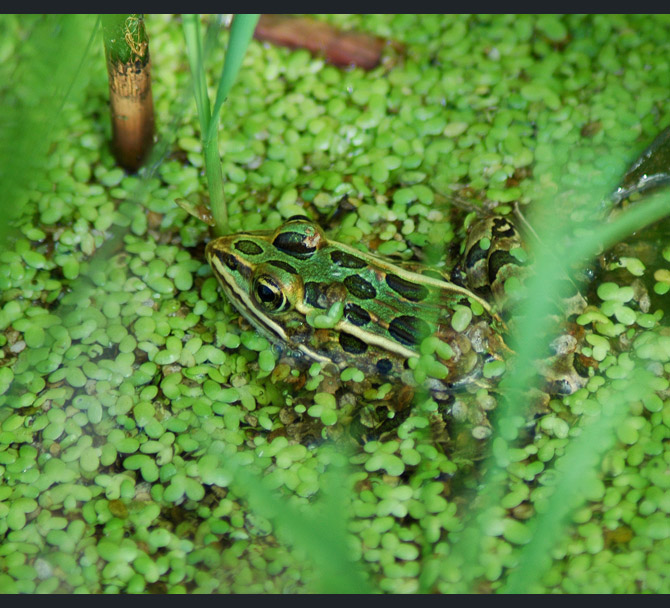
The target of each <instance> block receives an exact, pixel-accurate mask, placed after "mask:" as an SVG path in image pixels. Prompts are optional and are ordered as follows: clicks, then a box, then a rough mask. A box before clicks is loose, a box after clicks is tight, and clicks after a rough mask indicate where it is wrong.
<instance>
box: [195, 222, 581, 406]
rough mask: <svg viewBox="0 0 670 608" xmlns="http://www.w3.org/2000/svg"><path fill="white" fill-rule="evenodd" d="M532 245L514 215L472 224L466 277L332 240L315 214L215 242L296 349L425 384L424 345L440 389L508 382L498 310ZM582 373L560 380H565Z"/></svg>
mask: <svg viewBox="0 0 670 608" xmlns="http://www.w3.org/2000/svg"><path fill="white" fill-rule="evenodd" d="M520 253H523V249H522V246H521V238H520V236H519V233H518V231H517V229H516V227H515V226H514V224H513V223H512V222H511V221H510V220H508V219H507V218H506V217H503V216H492V217H488V218H484V219H481V220H479V221H477V222H475V223H474V224H473V225H472V226H471V227H470V231H469V236H468V239H467V242H466V246H465V250H464V253H463V255H462V260H461V263H460V270H457V271H456V273H455V274H456V275H458V278H457V279H454V280H451V278H450V277H449V276H446V275H445V274H441V273H439V272H436V271H435V270H433V269H431V268H428V267H424V266H422V265H420V264H418V263H414V264H407V263H397V262H392V261H390V260H389V259H386V258H384V257H381V256H378V255H375V254H372V253H366V252H363V251H360V250H359V249H357V248H355V247H352V246H351V245H346V244H343V243H339V242H337V241H334V240H330V239H329V238H327V237H326V235H325V233H324V232H323V230H322V229H321V228H320V227H319V226H318V225H317V224H316V223H314V222H312V221H311V220H309V219H308V218H306V217H304V216H296V217H293V218H290V219H289V220H288V221H287V222H286V223H284V224H283V225H281V226H279V227H278V228H277V229H275V230H270V231H253V232H242V233H238V234H233V235H230V236H222V237H218V238H216V239H214V240H212V241H210V242H209V243H208V245H207V248H206V257H207V260H208V262H209V263H210V265H211V267H212V269H213V271H214V274H215V276H216V277H217V279H218V281H219V283H220V284H221V286H222V288H223V291H224V292H225V294H226V296H227V297H228V299H229V300H230V302H231V303H232V304H233V305H234V306H235V308H236V309H237V310H238V311H239V312H240V313H241V314H242V315H243V316H244V317H245V318H246V319H247V320H248V321H249V322H250V323H251V324H252V325H253V326H254V327H255V328H256V329H257V330H258V331H259V332H260V333H261V334H262V335H263V336H265V337H267V338H268V339H270V340H271V341H272V342H274V343H275V344H278V345H279V346H280V347H281V348H282V349H283V350H284V352H288V353H291V354H293V355H294V356H296V357H298V358H302V359H303V360H307V361H318V362H321V363H324V364H334V365H335V366H336V367H337V368H339V369H340V370H341V369H344V368H347V367H354V368H357V369H359V370H361V371H362V372H363V373H364V374H365V376H366V378H368V379H369V380H371V381H373V382H375V381H376V382H380V383H383V382H391V383H404V384H408V385H413V384H416V382H415V381H414V380H413V378H415V371H414V368H415V367H416V366H417V365H421V364H422V361H425V359H421V358H420V356H421V355H422V354H432V355H433V356H434V359H435V360H436V361H437V365H435V364H433V366H432V368H431V370H430V372H429V373H428V377H427V379H426V381H425V384H426V386H427V388H428V389H429V390H430V391H431V394H432V395H433V396H434V397H435V398H437V399H446V398H447V397H448V396H449V395H450V394H452V393H454V392H457V391H461V390H464V389H470V390H472V389H473V388H477V387H485V388H490V387H491V386H493V385H495V384H496V382H497V380H498V376H499V375H498V374H497V373H496V374H489V373H486V371H487V366H488V369H492V368H491V366H492V365H494V364H496V362H500V361H504V360H505V359H506V358H507V354H508V353H509V352H510V351H509V348H508V347H507V346H506V344H505V341H504V338H503V336H504V333H505V323H504V321H503V319H502V318H501V315H500V314H499V312H497V311H500V310H502V309H503V308H504V280H505V279H506V278H507V277H508V276H510V275H513V274H515V273H517V272H519V270H520V269H522V261H523V259H524V256H523V255H520ZM482 294H483V295H482ZM319 315H320V319H319ZM324 319H325V321H324ZM498 367H500V365H499V364H498ZM572 376H573V377H577V378H578V376H576V374H572ZM576 384H579V379H578V380H577V382H576ZM574 385H575V382H574V381H573V382H572V383H568V382H565V381H563V382H559V383H558V384H557V386H558V387H559V388H558V389H556V391H555V392H563V393H566V392H572V390H574V388H575V386H574Z"/></svg>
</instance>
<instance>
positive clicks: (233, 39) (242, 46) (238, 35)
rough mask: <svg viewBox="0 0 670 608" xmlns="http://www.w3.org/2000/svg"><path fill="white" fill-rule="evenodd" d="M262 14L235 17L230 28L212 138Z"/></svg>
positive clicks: (217, 92) (213, 121)
mask: <svg viewBox="0 0 670 608" xmlns="http://www.w3.org/2000/svg"><path fill="white" fill-rule="evenodd" d="M259 17H260V14H254V15H235V17H234V18H233V23H232V25H231V26H230V40H229V41H228V48H227V49H226V59H225V61H224V63H223V70H222V71H221V79H220V80H219V88H218V89H217V91H216V101H215V102H214V110H213V111H212V124H211V125H210V133H209V136H210V137H212V136H213V133H212V132H211V131H214V130H215V129H217V128H218V125H219V112H220V111H221V106H222V105H223V102H224V101H226V98H227V97H228V93H230V89H231V88H232V86H233V84H234V83H235V79H236V78H237V74H238V72H239V71H240V67H242V60H243V59H244V55H245V53H246V52H247V47H248V46H249V42H250V41H251V37H252V36H253V35H254V29H256V24H257V23H258V19H259Z"/></svg>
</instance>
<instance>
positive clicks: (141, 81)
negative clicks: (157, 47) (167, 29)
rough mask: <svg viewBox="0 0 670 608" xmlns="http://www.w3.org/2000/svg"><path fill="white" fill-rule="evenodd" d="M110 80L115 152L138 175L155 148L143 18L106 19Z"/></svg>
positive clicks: (122, 162)
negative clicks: (138, 170)
mask: <svg viewBox="0 0 670 608" xmlns="http://www.w3.org/2000/svg"><path fill="white" fill-rule="evenodd" d="M102 27H103V38H104V42H105V56H106V58H107V74H108V76H109V102H110V109H111V117H112V151H113V153H114V157H115V158H116V161H117V163H118V164H119V165H120V166H122V167H123V168H124V169H127V170H128V171H137V169H139V168H140V166H141V165H142V163H143V161H144V160H145V159H146V157H147V155H148V153H149V151H150V150H151V147H152V145H153V137H154V105H153V98H152V95H151V58H150V56H149V39H148V37H147V34H146V30H145V27H144V19H143V17H142V15H134V14H133V15H103V16H102Z"/></svg>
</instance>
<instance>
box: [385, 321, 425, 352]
mask: <svg viewBox="0 0 670 608" xmlns="http://www.w3.org/2000/svg"><path fill="white" fill-rule="evenodd" d="M388 332H389V335H390V336H391V337H392V338H393V339H394V340H397V341H398V342H400V343H401V344H404V345H405V346H416V345H417V344H419V343H420V342H421V340H423V339H424V338H426V337H427V336H429V335H430V326H429V325H428V323H426V322H425V321H424V320H423V319H419V318H418V317H410V316H408V315H403V316H400V317H396V318H395V319H393V321H391V322H390V323H389V329H388Z"/></svg>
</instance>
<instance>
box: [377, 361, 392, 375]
mask: <svg viewBox="0 0 670 608" xmlns="http://www.w3.org/2000/svg"><path fill="white" fill-rule="evenodd" d="M392 369H393V363H392V362H391V360H390V359H380V360H379V361H377V371H378V372H379V373H380V374H383V375H384V376H385V375H387V374H389V373H390V372H391V370H392Z"/></svg>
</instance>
